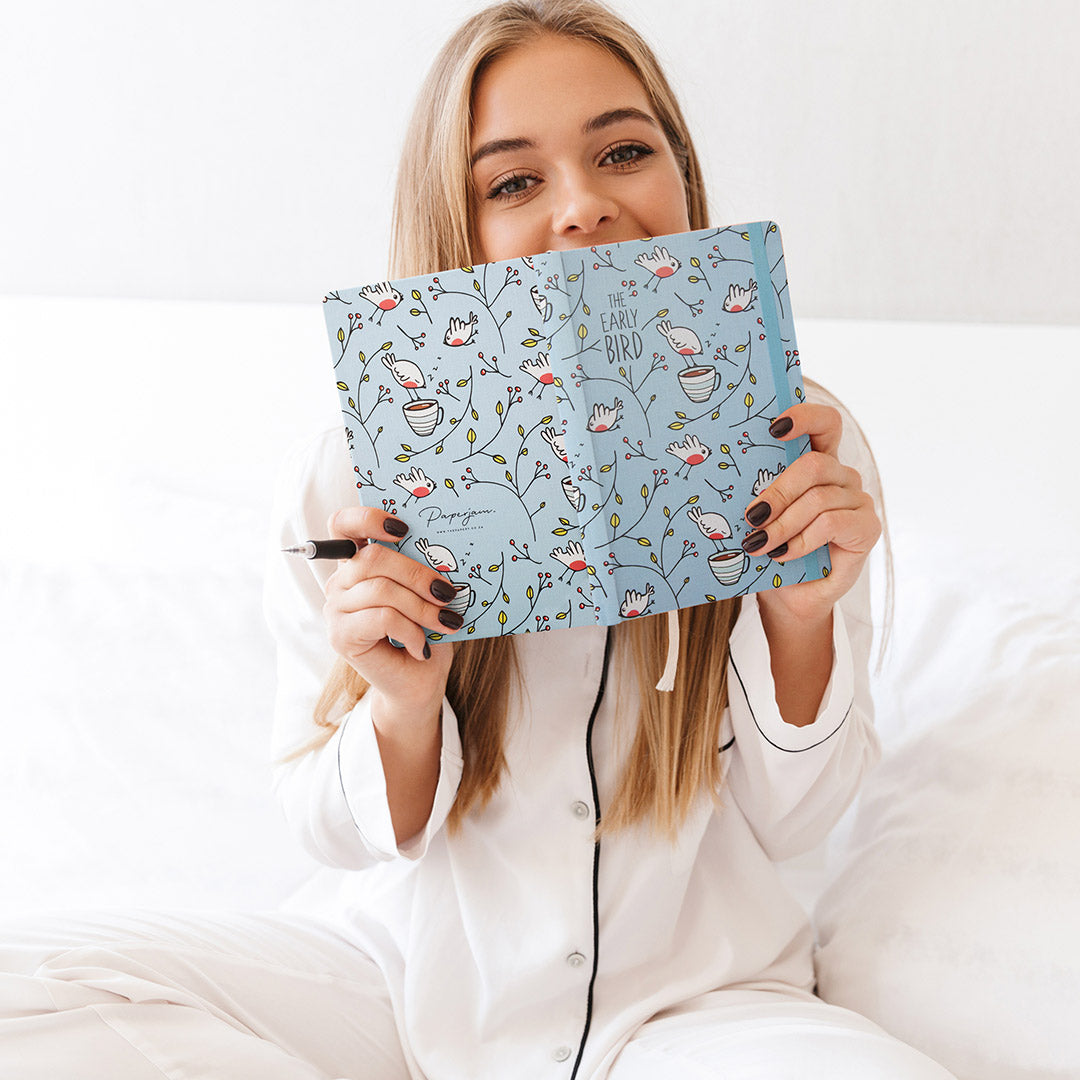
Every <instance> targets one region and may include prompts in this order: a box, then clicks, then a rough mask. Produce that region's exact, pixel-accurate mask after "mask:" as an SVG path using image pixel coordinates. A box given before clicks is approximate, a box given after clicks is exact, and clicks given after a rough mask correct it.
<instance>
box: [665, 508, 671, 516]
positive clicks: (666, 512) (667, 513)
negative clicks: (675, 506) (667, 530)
mask: <svg viewBox="0 0 1080 1080" xmlns="http://www.w3.org/2000/svg"><path fill="white" fill-rule="evenodd" d="M664 517H666V518H669V517H671V511H670V510H669V509H668V508H667V507H666V506H665V507H664Z"/></svg>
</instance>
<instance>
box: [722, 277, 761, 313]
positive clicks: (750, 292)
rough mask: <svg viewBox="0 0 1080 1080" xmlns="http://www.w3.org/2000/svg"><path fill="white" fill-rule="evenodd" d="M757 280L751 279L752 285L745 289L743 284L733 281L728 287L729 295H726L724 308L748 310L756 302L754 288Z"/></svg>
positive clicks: (731, 310) (727, 309)
mask: <svg viewBox="0 0 1080 1080" xmlns="http://www.w3.org/2000/svg"><path fill="white" fill-rule="evenodd" d="M756 288H757V282H756V281H754V279H753V278H751V279H750V287H749V288H746V289H744V288H743V287H742V286H741V285H736V284H734V283H732V284H731V285H730V286H729V287H728V291H727V296H725V297H724V310H725V311H730V312H736V311H746V309H747V308H748V307H749V306H750V305H751V304H752V303H753V302H754V290H755V289H756Z"/></svg>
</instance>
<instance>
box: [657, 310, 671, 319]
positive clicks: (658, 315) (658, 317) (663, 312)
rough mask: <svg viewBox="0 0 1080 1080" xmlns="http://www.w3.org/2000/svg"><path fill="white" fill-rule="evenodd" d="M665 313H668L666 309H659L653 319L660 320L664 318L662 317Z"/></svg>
mask: <svg viewBox="0 0 1080 1080" xmlns="http://www.w3.org/2000/svg"><path fill="white" fill-rule="evenodd" d="M667 312H668V309H667V308H661V309H660V310H659V311H658V312H657V313H656V316H655V317H656V318H657V319H662V318H663V317H664V316H665V315H666V314H667Z"/></svg>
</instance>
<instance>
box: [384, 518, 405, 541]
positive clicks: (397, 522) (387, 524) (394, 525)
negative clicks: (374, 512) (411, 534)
mask: <svg viewBox="0 0 1080 1080" xmlns="http://www.w3.org/2000/svg"><path fill="white" fill-rule="evenodd" d="M383 528H384V529H385V530H386V531H387V532H388V533H389V534H390V535H391V536H404V535H405V534H406V533H407V532H408V531H409V526H408V525H406V524H405V522H404V521H402V520H401V519H400V518H396V517H388V518H387V519H386V520H385V521H384V522H383Z"/></svg>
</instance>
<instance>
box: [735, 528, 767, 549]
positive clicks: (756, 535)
mask: <svg viewBox="0 0 1080 1080" xmlns="http://www.w3.org/2000/svg"><path fill="white" fill-rule="evenodd" d="M768 539H769V536H768V533H766V532H765V531H764V530H763V529H758V531H757V532H752V533H751V534H750V535H749V536H748V537H747V538H746V539H745V540H744V541H743V542H742V549H743V551H746V552H750V553H753V552H755V551H760V550H761V548H763V547H764V546H765V544H766V542H767V541H768Z"/></svg>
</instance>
